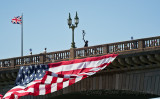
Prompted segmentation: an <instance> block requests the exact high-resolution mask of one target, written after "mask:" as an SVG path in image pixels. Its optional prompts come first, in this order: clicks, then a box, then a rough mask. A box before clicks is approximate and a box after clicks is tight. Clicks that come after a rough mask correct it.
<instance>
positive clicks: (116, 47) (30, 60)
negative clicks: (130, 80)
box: [0, 36, 160, 70]
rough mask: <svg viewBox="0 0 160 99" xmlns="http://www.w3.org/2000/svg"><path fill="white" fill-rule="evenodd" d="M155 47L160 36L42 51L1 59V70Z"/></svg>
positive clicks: (159, 40)
mask: <svg viewBox="0 0 160 99" xmlns="http://www.w3.org/2000/svg"><path fill="white" fill-rule="evenodd" d="M155 48H160V36H157V37H150V38H144V39H137V40H130V41H123V42H116V43H109V44H103V45H97V46H90V47H84V48H75V49H73V48H72V49H70V50H64V51H57V52H49V53H40V54H35V55H28V56H23V57H15V58H8V59H1V60H0V70H3V69H10V68H16V67H19V66H22V65H31V64H45V63H50V62H57V61H62V60H72V59H75V58H84V57H92V56H99V55H103V54H108V53H119V54H120V55H121V54H128V53H133V52H141V51H146V50H153V49H155Z"/></svg>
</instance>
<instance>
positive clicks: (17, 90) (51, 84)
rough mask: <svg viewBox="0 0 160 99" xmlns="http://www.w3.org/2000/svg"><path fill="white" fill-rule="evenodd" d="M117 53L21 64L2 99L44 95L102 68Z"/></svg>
mask: <svg viewBox="0 0 160 99" xmlns="http://www.w3.org/2000/svg"><path fill="white" fill-rule="evenodd" d="M116 57H117V54H108V55H104V56H99V57H90V58H84V59H75V60H71V61H62V62H57V63H50V64H48V65H43V64H42V65H33V66H22V67H20V69H19V73H18V76H17V79H16V83H15V85H16V86H15V87H13V88H12V89H11V90H9V91H8V92H7V93H6V94H5V95H4V97H3V98H4V99H19V98H20V97H21V96H26V95H33V96H37V95H45V94H49V93H53V92H55V91H58V90H60V89H62V88H65V87H67V86H70V85H72V84H74V83H76V82H78V81H80V80H82V79H84V78H86V77H89V76H91V75H93V74H95V73H96V72H98V71H100V70H102V69H104V68H105V67H106V66H108V65H109V64H110V63H111V62H112V61H113V60H114V59H115V58H116Z"/></svg>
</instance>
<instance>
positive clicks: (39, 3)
mask: <svg viewBox="0 0 160 99" xmlns="http://www.w3.org/2000/svg"><path fill="white" fill-rule="evenodd" d="M76 11H77V12H78V16H79V19H80V20H79V24H78V28H76V29H75V43H76V47H78V48H80V47H83V46H84V42H83V40H82V30H85V32H86V36H85V39H87V40H88V41H89V46H93V45H100V44H106V43H113V42H119V41H126V40H130V38H131V36H133V37H134V39H139V38H146V37H153V36H159V34H160V0H16V1H15V0H1V1H0V17H1V18H0V22H1V24H0V46H1V47H0V59H4V58H11V57H18V56H21V27H20V25H18V24H12V23H11V19H12V18H13V17H14V16H19V15H21V14H22V13H23V15H24V27H23V28H24V55H28V54H29V49H30V48H32V50H33V54H38V53H41V52H42V51H43V50H44V48H45V47H47V51H48V52H52V51H60V50H67V49H70V46H71V41H72V34H71V33H72V31H71V29H69V28H68V24H67V19H68V13H69V12H70V13H71V18H72V19H73V18H74V17H75V13H76Z"/></svg>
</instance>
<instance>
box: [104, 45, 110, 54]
mask: <svg viewBox="0 0 160 99" xmlns="http://www.w3.org/2000/svg"><path fill="white" fill-rule="evenodd" d="M107 53H109V45H104V46H103V54H107Z"/></svg>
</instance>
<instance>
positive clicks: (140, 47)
mask: <svg viewBox="0 0 160 99" xmlns="http://www.w3.org/2000/svg"><path fill="white" fill-rule="evenodd" d="M144 47H145V41H144V40H138V49H143V48H144Z"/></svg>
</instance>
